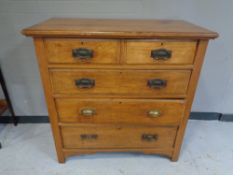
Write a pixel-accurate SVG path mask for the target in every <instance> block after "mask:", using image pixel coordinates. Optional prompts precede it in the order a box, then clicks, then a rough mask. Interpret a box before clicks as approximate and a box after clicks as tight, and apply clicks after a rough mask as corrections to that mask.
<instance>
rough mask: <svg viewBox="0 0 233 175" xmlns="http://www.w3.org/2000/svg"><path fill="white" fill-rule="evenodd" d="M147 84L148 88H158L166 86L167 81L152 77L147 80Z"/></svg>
mask: <svg viewBox="0 0 233 175" xmlns="http://www.w3.org/2000/svg"><path fill="white" fill-rule="evenodd" d="M147 85H148V86H149V87H150V88H154V89H160V88H164V87H166V86H167V81H166V80H161V79H152V80H148V82H147Z"/></svg>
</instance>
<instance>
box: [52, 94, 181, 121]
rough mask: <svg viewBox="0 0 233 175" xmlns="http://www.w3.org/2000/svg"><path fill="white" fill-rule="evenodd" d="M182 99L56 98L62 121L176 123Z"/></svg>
mask: <svg viewBox="0 0 233 175" xmlns="http://www.w3.org/2000/svg"><path fill="white" fill-rule="evenodd" d="M184 105H185V101H183V100H147V99H146V100H144V99H141V100H140V99H73V98H69V99H62V98H58V99H56V106H57V111H58V116H59V121H61V122H77V123H93V124H95V123H96V124H101V123H124V124H149V125H160V124H162V125H177V124H179V122H180V120H181V118H182V116H183V111H184Z"/></svg>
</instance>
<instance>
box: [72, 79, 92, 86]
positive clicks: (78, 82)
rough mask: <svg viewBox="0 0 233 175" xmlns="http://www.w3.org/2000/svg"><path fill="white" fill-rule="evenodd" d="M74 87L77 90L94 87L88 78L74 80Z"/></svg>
mask: <svg viewBox="0 0 233 175" xmlns="http://www.w3.org/2000/svg"><path fill="white" fill-rule="evenodd" d="M75 85H76V86H77V87H78V88H93V87H94V86H95V80H93V79H90V78H81V79H78V80H75Z"/></svg>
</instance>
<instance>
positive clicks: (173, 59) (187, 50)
mask: <svg viewBox="0 0 233 175" xmlns="http://www.w3.org/2000/svg"><path fill="white" fill-rule="evenodd" d="M195 50H196V42H191V41H189V42H184V41H181V42H175V41H164V42H160V41H153V40H152V41H149V40H148V41H130V40H129V41H127V42H126V49H125V57H126V58H125V62H126V63H127V64H193V61H194V55H195Z"/></svg>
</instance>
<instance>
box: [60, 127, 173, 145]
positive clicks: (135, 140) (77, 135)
mask: <svg viewBox="0 0 233 175" xmlns="http://www.w3.org/2000/svg"><path fill="white" fill-rule="evenodd" d="M176 131H177V128H176V127H138V126H127V127H126V126H115V125H80V126H79V125H76V126H62V127H61V134H62V137H63V146H64V148H172V147H173V144H174V139H175V135H176Z"/></svg>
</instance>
